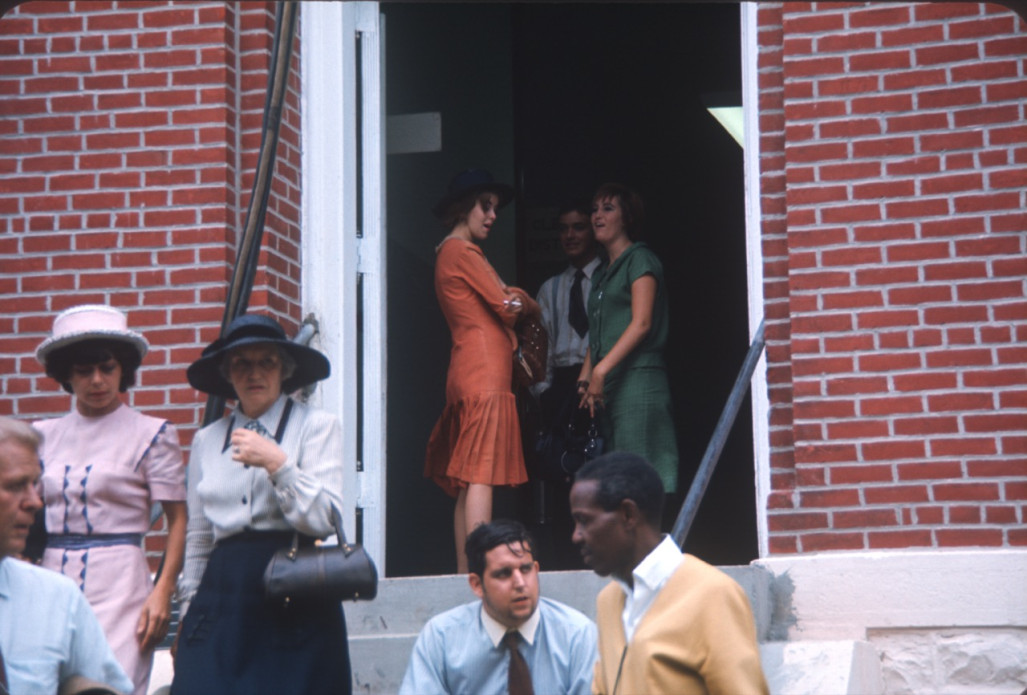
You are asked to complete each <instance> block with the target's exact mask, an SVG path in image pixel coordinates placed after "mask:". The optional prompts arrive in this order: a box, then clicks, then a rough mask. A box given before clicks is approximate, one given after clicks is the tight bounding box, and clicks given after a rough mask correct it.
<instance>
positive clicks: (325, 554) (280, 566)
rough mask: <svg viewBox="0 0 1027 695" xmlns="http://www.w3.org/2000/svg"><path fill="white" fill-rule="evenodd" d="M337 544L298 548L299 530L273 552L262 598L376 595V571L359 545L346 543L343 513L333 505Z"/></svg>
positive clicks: (327, 599)
mask: <svg viewBox="0 0 1027 695" xmlns="http://www.w3.org/2000/svg"><path fill="white" fill-rule="evenodd" d="M332 521H333V523H334V524H335V533H336V535H337V536H338V539H339V544H338V545H332V546H325V545H315V546H312V547H309V548H301V547H299V546H300V536H299V533H295V534H293V537H292V545H291V546H290V547H288V548H282V549H281V550H277V551H275V554H274V555H272V556H271V560H270V561H269V562H268V563H267V569H265V570H264V597H265V598H266V599H267V600H268V601H272V602H273V601H281V602H282V603H283V605H285V606H288V605H289V604H290V603H293V602H308V601H320V602H325V603H328V602H338V601H346V600H349V599H353V600H354V601H357V600H364V601H370V600H371V599H373V598H374V597H375V596H377V595H378V570H377V569H376V568H375V566H374V561H373V560H371V557H370V556H369V555H368V554H367V552H366V551H365V550H364V548H363V546H361V545H360V544H353V543H348V542H346V534H345V533H343V530H342V514H340V513H339V510H338V509H337V508H336V507H335V506H334V505H332Z"/></svg>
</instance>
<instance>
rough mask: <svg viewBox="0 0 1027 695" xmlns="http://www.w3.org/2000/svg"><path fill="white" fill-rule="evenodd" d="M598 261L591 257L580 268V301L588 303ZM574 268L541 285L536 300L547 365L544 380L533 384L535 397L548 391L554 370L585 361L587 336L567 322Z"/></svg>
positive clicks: (575, 271) (568, 267) (576, 270)
mask: <svg viewBox="0 0 1027 695" xmlns="http://www.w3.org/2000/svg"><path fill="white" fill-rule="evenodd" d="M599 262H600V259H599V258H598V257H597V258H593V259H592V260H591V261H589V262H588V263H586V264H585V266H584V267H583V268H582V269H581V270H582V271H583V272H584V273H585V277H584V278H582V280H581V292H582V298H583V299H584V301H585V302H586V304H587V303H588V293H589V291H590V290H591V289H592V273H594V272H595V270H596V268H598V267H599ZM577 272H578V269H577V268H575V267H574V266H573V265H570V266H567V269H566V270H564V271H563V272H562V273H560V274H559V275H554V276H553V277H551V278H549V279H548V280H546V281H545V282H544V283H542V288H541V289H540V290H539V291H538V297H537V301H538V303H539V306H540V307H542V325H543V326H545V327H546V331H547V332H548V333H549V363H548V365H547V369H546V379H545V381H543V382H540V383H538V384H535V385H534V386H533V387H532V391H533V392H534V393H535V394H536V395H538V394H540V393H542V392H543V391H545V390H546V389H548V388H549V385H550V383H552V377H553V368H554V367H571V366H573V365H576V364H581V363H582V362H584V361H585V353H586V352H587V351H588V333H585V335H578V332H577V331H576V330H574V328H573V327H572V326H571V325H570V323H568V321H567V316H568V313H569V310H570V302H571V285H573V284H574V276H575V275H576V274H577Z"/></svg>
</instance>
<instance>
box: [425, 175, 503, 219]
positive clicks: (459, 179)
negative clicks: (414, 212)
mask: <svg viewBox="0 0 1027 695" xmlns="http://www.w3.org/2000/svg"><path fill="white" fill-rule="evenodd" d="M485 191H490V192H492V193H495V194H496V195H497V196H498V197H499V204H498V205H496V208H497V209H498V208H501V207H503V206H504V205H506V204H507V203H509V202H510V201H511V200H513V193H514V191H513V187H512V186H508V185H507V184H505V183H496V181H495V180H494V179H493V178H492V174H490V173H489V172H488V171H486V170H484V169H467V170H466V171H461V172H460V173H459V174H457V175H456V176H454V177H453V178H452V179H451V180H450V182H449V188H448V189H446V195H444V196H442V198H441V199H440V200H439V202H437V203H435V207H433V208H432V209H431V211H432V214H433V215H435V216H436V217H438V218H439V219H442V218H443V216H445V214H446V210H447V209H448V208H449V206H450V205H452V204H453V203H455V202H456V201H458V200H460V199H461V198H463V197H464V196H465V195H467V194H469V193H484V192H485Z"/></svg>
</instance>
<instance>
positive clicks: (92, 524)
mask: <svg viewBox="0 0 1027 695" xmlns="http://www.w3.org/2000/svg"><path fill="white" fill-rule="evenodd" d="M147 348H148V345H147V342H146V339H145V338H144V337H143V336H142V335H140V334H139V333H136V332H135V331H132V330H129V329H128V326H127V321H126V318H125V315H124V314H123V313H121V312H120V311H118V310H117V309H113V308H111V307H109V306H104V305H93V304H90V305H83V306H77V307H73V308H71V309H68V310H66V311H64V312H62V313H61V314H59V315H58V316H57V318H56V319H54V324H53V333H52V335H51V336H50V337H49V338H47V339H46V340H45V341H43V343H42V344H41V345H40V346H39V348H38V349H37V350H36V359H38V360H39V362H40V363H41V364H43V366H44V367H45V368H46V373H47V375H48V376H50V377H52V378H53V379H54V380H56V381H57V383H59V384H60V385H61V386H62V387H63V388H64V390H65V391H68V392H69V393H71V394H73V395H74V397H75V398H74V408H73V409H72V411H71V412H70V413H68V414H67V415H65V416H64V417H60V418H56V419H52V420H43V421H40V422H37V423H36V424H35V427H36V429H37V430H39V431H40V432H41V433H42V434H43V445H42V447H41V449H40V461H41V464H42V467H43V471H42V477H41V480H42V496H43V500H44V502H45V504H46V512H45V516H46V528H47V532H48V538H47V546H46V550H45V551H44V553H43V561H42V564H43V566H44V567H47V568H50V569H53V570H56V571H58V572H61V573H62V574H64V575H65V576H68V577H70V578H71V579H72V580H74V581H75V583H76V584H78V586H79V588H80V589H82V591H83V592H84V593H85V596H86V599H88V601H89V604H90V605H91V606H92V608H93V611H94V612H95V613H96V616H97V618H99V620H100V624H101V625H102V626H103V628H104V633H105V634H106V635H107V641H108V642H110V645H111V648H112V649H113V650H114V654H115V656H117V658H118V661H119V662H120V663H121V666H122V667H123V668H124V669H125V672H126V673H128V675H129V676H130V677H131V678H132V680H133V682H134V684H135V691H134V692H135V693H136V695H141V694H143V693H145V692H146V689H147V684H148V683H149V680H150V669H151V667H152V664H153V649H154V647H156V646H157V644H159V643H160V642H161V640H163V639H164V637H165V635H166V634H167V631H168V625H169V623H170V618H171V598H172V595H173V594H174V591H175V583H176V581H177V579H178V575H179V572H180V571H181V569H182V557H183V551H184V547H185V529H186V510H185V497H186V490H185V467H184V465H183V462H182V450H181V448H180V447H179V443H178V433H177V432H176V430H175V427H174V426H173V425H172V424H171V423H170V422H168V421H167V420H163V419H161V418H156V417H151V416H149V415H144V414H142V413H140V412H138V411H137V410H135V409H133V408H131V407H129V406H127V405H125V404H124V403H123V402H122V400H121V394H122V393H124V392H125V391H127V390H128V387H129V386H132V385H133V384H134V383H135V373H136V369H137V368H138V367H139V364H140V362H141V361H142V359H143V357H144V356H145V355H146V352H147ZM154 502H160V503H161V506H162V507H163V509H164V513H165V514H166V515H167V520H168V525H167V529H168V536H167V548H166V555H165V560H164V565H163V568H162V570H161V572H160V576H159V577H158V579H157V582H156V584H154V582H153V581H152V580H151V578H150V569H149V566H148V564H147V562H146V555H145V553H144V552H143V547H142V540H143V536H144V534H145V533H146V532H147V531H148V530H149V528H150V509H151V506H152V504H153V503H154Z"/></svg>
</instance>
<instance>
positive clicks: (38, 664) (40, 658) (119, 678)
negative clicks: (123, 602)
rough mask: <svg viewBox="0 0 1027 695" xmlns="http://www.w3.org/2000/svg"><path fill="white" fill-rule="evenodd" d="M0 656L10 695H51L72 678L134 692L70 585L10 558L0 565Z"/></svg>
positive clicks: (83, 601) (78, 593) (90, 612)
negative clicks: (1, 656) (1, 655)
mask: <svg viewBox="0 0 1027 695" xmlns="http://www.w3.org/2000/svg"><path fill="white" fill-rule="evenodd" d="M0 650H2V651H3V655H4V662H5V666H6V667H7V669H6V670H7V682H8V685H9V687H10V692H11V695H36V694H37V693H38V694H39V695H54V693H56V692H57V687H58V685H59V684H60V682H61V681H63V680H64V679H66V678H69V677H70V676H74V675H79V676H83V677H85V678H89V679H91V680H94V681H99V682H101V683H106V684H107V685H109V686H111V687H112V688H114V689H115V690H119V691H121V692H125V693H131V692H132V690H133V688H134V686H133V685H132V681H131V680H129V678H128V676H127V675H125V672H124V671H123V670H122V668H121V666H119V665H118V662H117V660H116V659H115V658H114V653H113V652H112V651H111V648H110V646H108V644H107V638H106V637H104V634H103V629H102V628H101V627H100V623H99V622H97V620H96V615H95V614H94V613H93V609H92V608H90V607H89V603H88V602H87V601H86V599H85V596H83V595H82V592H81V591H79V590H78V587H76V586H75V583H74V582H72V581H71V580H70V579H68V578H67V577H65V576H63V575H60V574H58V573H57V572H53V571H51V570H46V569H42V568H40V567H36V566H34V565H30V564H28V563H26V562H22V561H20V560H15V559H13V558H5V559H3V560H0Z"/></svg>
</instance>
